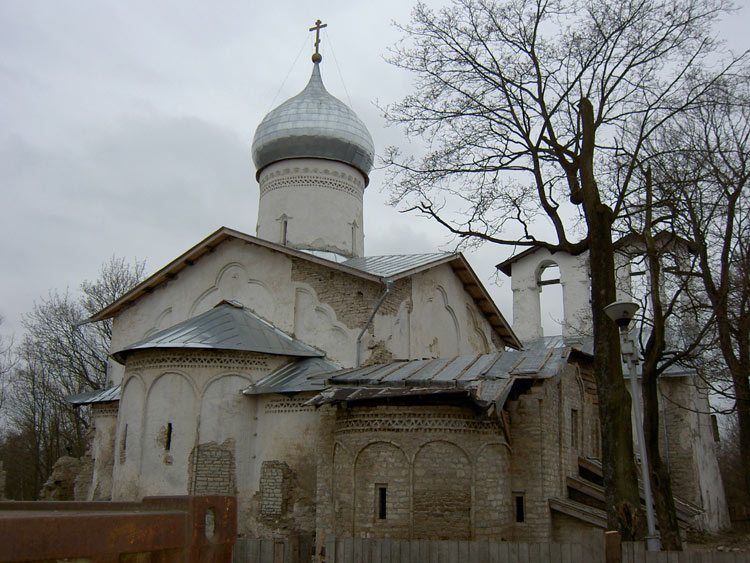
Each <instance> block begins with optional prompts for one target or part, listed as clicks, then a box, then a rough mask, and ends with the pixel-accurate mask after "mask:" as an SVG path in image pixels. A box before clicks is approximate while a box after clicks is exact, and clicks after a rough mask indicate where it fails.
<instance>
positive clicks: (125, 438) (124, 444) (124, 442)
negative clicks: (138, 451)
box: [120, 424, 128, 464]
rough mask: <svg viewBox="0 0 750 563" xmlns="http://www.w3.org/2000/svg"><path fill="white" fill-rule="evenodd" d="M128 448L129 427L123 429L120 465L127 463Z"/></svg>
mask: <svg viewBox="0 0 750 563" xmlns="http://www.w3.org/2000/svg"><path fill="white" fill-rule="evenodd" d="M127 447H128V425H127V424H126V425H125V428H123V429H122V437H121V438H120V463H121V464H122V463H125V455H126V452H125V450H126V448H127Z"/></svg>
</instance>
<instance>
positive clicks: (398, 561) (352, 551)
mask: <svg viewBox="0 0 750 563" xmlns="http://www.w3.org/2000/svg"><path fill="white" fill-rule="evenodd" d="M300 548H302V549H300ZM306 549H307V551H306ZM305 557H307V558H305ZM316 557H319V558H318V559H316ZM311 561H320V562H321V563H323V562H325V563H553V562H560V563H600V562H603V561H604V543H603V542H601V543H600V544H599V545H595V544H588V545H585V544H581V543H570V544H568V543H565V544H560V543H511V542H482V541H471V542H470V541H424V540H412V541H409V540H366V539H353V538H345V539H337V540H329V541H326V542H325V545H324V548H323V552H322V553H320V554H313V552H312V542H311V541H309V542H308V541H304V542H303V541H299V540H297V541H296V542H295V541H289V540H249V539H244V538H241V539H239V540H237V543H236V544H235V548H234V557H233V563H309V562H311Z"/></svg>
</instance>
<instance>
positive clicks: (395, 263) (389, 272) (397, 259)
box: [342, 252, 457, 278]
mask: <svg viewBox="0 0 750 563" xmlns="http://www.w3.org/2000/svg"><path fill="white" fill-rule="evenodd" d="M455 256H457V255H456V254H451V253H448V252H433V253H432V254H390V255H384V256H361V257H358V258H350V259H349V260H346V261H344V262H342V264H343V265H344V266H349V267H350V268H355V269H357V270H360V271H362V272H367V273H368V274H373V275H375V276H381V277H384V278H389V277H392V276H396V275H398V274H400V273H402V272H408V271H409V270H413V269H415V268H421V267H423V266H426V265H428V264H430V263H432V262H436V261H438V260H445V259H449V258H452V257H455Z"/></svg>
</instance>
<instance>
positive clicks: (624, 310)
mask: <svg viewBox="0 0 750 563" xmlns="http://www.w3.org/2000/svg"><path fill="white" fill-rule="evenodd" d="M637 310H638V305H637V304H636V303H633V302H631V301H615V302H614V303H610V304H609V305H607V306H606V307H604V312H605V313H607V316H608V317H609V318H610V319H612V320H613V321H615V323H617V326H618V327H619V328H620V351H621V352H622V359H623V361H624V362H625V363H626V364H628V374H629V376H630V395H631V397H632V399H633V418H635V430H636V432H637V433H638V446H639V450H640V452H641V480H642V481H643V493H644V496H645V497H646V499H645V500H646V523H647V525H648V536H646V546H647V548H648V550H649V551H659V550H660V549H661V542H660V541H659V536H658V534H657V533H656V526H655V524H654V502H653V496H652V494H651V479H650V477H649V466H648V453H647V452H646V438H645V436H644V434H643V422H642V421H641V401H640V394H639V393H638V373H637V371H636V365H638V353H637V351H636V347H635V342H633V337H632V336H631V334H630V331H629V330H628V327H629V326H630V321H632V320H633V316H634V315H635V312H636V311H637Z"/></svg>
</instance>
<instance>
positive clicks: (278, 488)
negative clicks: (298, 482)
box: [260, 461, 292, 519]
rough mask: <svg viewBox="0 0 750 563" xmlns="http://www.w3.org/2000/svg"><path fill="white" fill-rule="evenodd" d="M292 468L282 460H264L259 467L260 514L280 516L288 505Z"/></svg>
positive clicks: (266, 516)
mask: <svg viewBox="0 0 750 563" xmlns="http://www.w3.org/2000/svg"><path fill="white" fill-rule="evenodd" d="M291 487H292V470H291V468H290V467H289V466H288V465H287V464H286V463H284V462H283V461H264V462H263V464H262V465H261V468H260V514H261V517H263V518H271V519H275V518H280V517H281V516H283V515H284V514H285V513H286V511H287V507H288V505H289V497H290V495H291Z"/></svg>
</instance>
